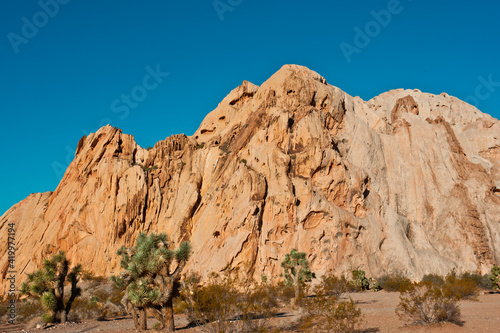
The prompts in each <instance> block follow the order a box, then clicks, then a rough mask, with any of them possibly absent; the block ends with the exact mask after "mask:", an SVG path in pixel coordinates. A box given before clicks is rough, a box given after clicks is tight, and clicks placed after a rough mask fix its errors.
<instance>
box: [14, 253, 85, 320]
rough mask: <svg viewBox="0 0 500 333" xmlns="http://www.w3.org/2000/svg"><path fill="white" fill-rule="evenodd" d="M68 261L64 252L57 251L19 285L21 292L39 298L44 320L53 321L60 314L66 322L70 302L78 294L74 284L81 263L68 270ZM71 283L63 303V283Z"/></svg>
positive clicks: (79, 273)
mask: <svg viewBox="0 0 500 333" xmlns="http://www.w3.org/2000/svg"><path fill="white" fill-rule="evenodd" d="M69 265H70V262H69V261H68V260H67V259H66V253H65V252H64V251H59V253H57V254H54V255H53V256H52V258H51V259H50V260H49V259H45V260H44V261H43V265H42V268H40V269H38V270H37V271H35V272H34V273H31V274H28V281H26V282H24V283H23V284H22V286H21V294H23V295H29V296H34V297H36V298H38V299H40V302H41V304H42V307H43V309H44V310H45V311H46V313H45V314H44V315H43V318H44V320H45V321H46V322H49V323H50V322H54V321H56V319H57V317H58V316H59V314H60V317H61V323H65V322H66V318H67V317H68V313H69V311H70V310H71V304H73V301H74V300H75V298H76V297H78V296H80V293H81V289H80V288H78V287H77V286H76V285H77V283H78V281H79V280H80V275H81V272H82V267H81V265H78V266H75V267H73V268H72V269H71V271H70V270H69ZM66 281H68V282H69V283H71V295H70V297H69V299H68V301H67V302H66V305H65V304H64V284H65V282H66Z"/></svg>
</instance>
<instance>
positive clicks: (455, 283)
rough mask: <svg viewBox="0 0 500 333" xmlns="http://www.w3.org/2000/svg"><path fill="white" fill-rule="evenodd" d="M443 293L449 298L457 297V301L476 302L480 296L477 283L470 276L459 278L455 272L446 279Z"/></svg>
mask: <svg viewBox="0 0 500 333" xmlns="http://www.w3.org/2000/svg"><path fill="white" fill-rule="evenodd" d="M443 291H444V292H445V293H446V295H447V296H450V297H455V298H456V299H457V300H461V299H469V300H476V298H477V295H478V294H479V288H478V286H477V283H476V282H475V281H474V280H473V279H472V278H470V277H468V276H464V275H462V276H459V275H458V274H457V273H456V272H455V270H453V271H451V272H450V273H448V275H446V277H445V278H444V284H443Z"/></svg>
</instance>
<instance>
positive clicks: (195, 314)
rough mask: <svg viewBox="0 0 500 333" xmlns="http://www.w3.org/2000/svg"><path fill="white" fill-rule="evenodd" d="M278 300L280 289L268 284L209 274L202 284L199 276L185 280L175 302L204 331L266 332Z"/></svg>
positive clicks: (213, 332) (211, 332) (212, 332)
mask: <svg viewBox="0 0 500 333" xmlns="http://www.w3.org/2000/svg"><path fill="white" fill-rule="evenodd" d="M243 283H244V284H245V286H246V288H242V286H243ZM278 298H279V288H276V286H274V285H271V284H269V283H268V282H261V283H256V282H253V281H244V282H243V281H241V280H240V279H239V278H238V276H237V275H236V276H231V274H229V275H225V276H222V277H221V276H219V275H218V274H212V275H211V276H210V279H209V281H208V282H207V283H206V284H204V285H202V284H201V278H200V276H199V275H191V276H189V277H187V278H186V279H185V281H184V286H183V288H182V290H181V296H180V297H179V300H178V301H177V303H178V304H182V307H183V308H184V311H185V313H186V314H187V316H188V318H189V320H190V321H191V322H192V323H194V324H195V325H197V326H198V327H199V328H200V329H201V330H202V331H203V332H207V333H219V332H265V331H266V330H267V326H268V321H269V318H270V317H271V316H273V315H275V314H276V311H277V309H278Z"/></svg>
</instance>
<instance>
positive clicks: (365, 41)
mask: <svg viewBox="0 0 500 333" xmlns="http://www.w3.org/2000/svg"><path fill="white" fill-rule="evenodd" d="M54 4H57V6H56V5H54ZM44 8H45V9H44ZM499 12H500V3H499V2H497V1H461V0H454V1H449V0H443V1H427V0H413V1H410V0H401V1H399V2H398V1H395V0H390V1H387V0H383V1H374V0H370V1H368V0H366V1H314V0H309V1H292V0H289V1H263V0H262V1H261V0H220V1H215V2H214V1H213V0H206V1H205V0H203V1H165V0H162V1H160V0H151V1H138V0H137V1H132V0H120V1H118V0H109V1H95V0H59V1H56V0H41V1H40V2H39V1H36V0H32V1H27V0H16V1H2V2H1V3H0V38H1V42H0V108H1V114H2V118H1V122H0V126H1V127H0V145H1V146H0V147H1V159H2V161H1V163H0V184H1V189H2V190H1V194H0V214H2V213H3V212H4V211H6V210H7V209H8V208H9V207H10V206H12V205H13V204H15V203H16V202H18V201H20V200H22V199H24V198H25V197H26V196H27V195H29V194H30V193H32V192H43V191H49V190H54V189H55V188H56V186H57V184H58V183H59V181H60V179H61V176H62V173H61V168H62V167H66V166H67V165H68V163H69V162H70V160H71V159H69V160H68V156H71V150H73V149H74V148H75V147H76V144H77V142H78V140H79V139H80V137H81V136H82V135H83V134H88V133H89V132H94V131H95V130H97V129H98V128H99V127H101V126H102V125H104V124H106V123H108V122H109V123H110V124H111V125H113V126H117V127H119V128H122V129H123V131H124V132H125V133H128V134H132V135H134V136H135V138H136V140H137V142H138V143H139V144H140V145H141V146H143V147H146V146H148V145H151V146H152V145H154V143H155V142H157V141H159V140H163V139H164V138H166V137H168V136H170V135H172V134H177V133H185V134H188V135H191V134H193V133H194V131H195V130H196V128H197V127H198V125H199V124H200V122H201V121H202V120H203V118H204V116H205V115H206V114H207V113H208V112H210V111H211V110H213V109H214V108H215V107H216V106H217V104H218V103H219V102H220V101H221V100H222V98H224V97H225V96H226V94H227V93H229V91H231V90H232V89H233V88H235V87H236V86H238V85H239V84H240V83H241V81H243V80H248V81H251V82H253V83H255V84H259V85H260V84H261V83H262V82H263V81H265V80H266V79H267V78H268V77H269V76H271V75H272V74H273V73H274V72H275V71H277V70H278V69H279V68H280V67H281V66H282V65H283V64H300V65H304V66H307V67H309V68H311V69H313V70H315V71H317V72H319V73H320V74H322V75H323V76H324V77H325V78H326V79H327V81H328V82H329V83H330V84H333V85H335V86H338V87H339V88H341V89H343V90H344V91H346V92H348V93H349V94H351V95H354V96H356V95H358V96H361V97H362V98H363V99H365V100H368V99H370V98H372V97H373V96H376V95H378V94H380V93H382V92H384V91H387V90H390V89H395V88H418V89H420V90H422V91H425V92H431V93H435V94H439V93H441V92H443V91H445V92H447V93H449V94H451V95H454V96H457V97H459V98H461V99H467V100H468V101H470V102H473V103H474V104H476V105H477V106H478V108H479V109H480V110H482V111H483V112H486V113H489V114H491V115H493V116H494V117H496V118H500V109H499V105H500V83H497V82H500V66H499V60H498V59H499V53H500V52H499V51H500V23H499V22H500V20H499V18H498V13H499ZM360 31H361V33H360ZM361 34H363V35H364V36H363V35H361ZM157 67H158V68H157ZM155 71H159V72H160V73H159V74H156V80H155V77H154V76H151V74H149V72H155ZM166 73H168V75H167V74H166ZM148 75H150V76H148ZM488 81H490V83H488ZM491 81H493V82H491ZM146 88H147V89H146ZM132 93H133V94H132ZM122 95H123V96H125V97H122ZM126 95H132V96H133V97H129V100H128V101H127V100H126ZM124 98H125V99H124Z"/></svg>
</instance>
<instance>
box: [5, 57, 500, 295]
mask: <svg viewBox="0 0 500 333" xmlns="http://www.w3.org/2000/svg"><path fill="white" fill-rule="evenodd" d="M499 187H500V123H499V121H498V120H496V119H494V118H492V117H490V116H488V115H486V114H483V113H481V112H480V111H479V110H477V109H476V108H475V107H473V106H471V105H469V104H467V103H465V102H462V101H460V100H458V99H456V98H455V97H451V96H449V95H447V94H441V95H438V96H436V95H431V94H427V93H422V92H420V91H418V90H403V89H397V90H392V91H389V92H386V93H384V94H381V95H380V96H377V97H374V98H373V99H371V100H369V101H363V100H361V99H360V98H359V97H355V98H353V97H351V96H349V95H347V94H346V93H344V92H343V91H341V90H340V89H338V88H336V87H333V86H331V85H328V84H327V83H326V80H325V79H324V78H322V77H321V76H320V75H319V74H317V73H315V72H313V71H310V70H308V69H307V68H305V67H301V66H296V65H286V66H284V67H283V68H282V69H280V70H279V71H278V72H277V73H275V74H274V75H273V76H272V77H271V78H270V79H269V80H267V81H266V82H264V83H263V84H262V86H260V87H257V86H255V85H253V84H251V83H249V82H246V81H244V82H243V84H242V85H241V86H240V87H238V88H236V89H234V90H233V91H232V92H231V93H230V94H229V95H228V96H227V97H226V98H225V99H224V100H223V101H222V102H221V103H220V104H219V106H218V107H217V108H216V109H215V110H214V111H212V112H211V113H209V114H208V115H207V116H206V118H205V120H204V121H203V122H202V124H201V125H200V127H199V129H198V130H197V131H196V132H195V133H194V135H193V136H192V137H188V136H185V135H174V136H172V137H169V138H167V139H165V140H164V141H160V142H158V143H157V144H156V145H155V147H154V148H152V149H150V150H146V149H143V148H141V147H139V146H138V145H137V144H136V143H135V141H134V139H133V137H132V136H129V135H125V134H122V133H121V131H120V130H118V129H116V128H112V127H110V126H106V127H103V128H101V129H100V130H99V131H98V132H97V133H94V134H91V135H89V136H88V137H84V138H82V139H81V140H80V142H79V144H78V149H77V153H76V156H75V159H74V161H73V162H72V163H71V165H70V166H69V168H68V170H67V171H66V173H65V175H64V177H63V179H62V180H61V183H60V184H59V186H58V187H57V189H56V190H55V192H54V193H44V194H34V195H31V196H29V197H28V198H27V199H25V200H24V201H22V202H20V203H18V204H17V205H15V206H13V207H12V208H11V209H10V210H9V211H8V212H6V213H5V214H4V215H3V216H2V217H1V218H0V232H2V235H4V236H3V238H2V239H1V243H0V253H5V250H6V242H7V240H6V234H7V231H6V230H7V229H6V227H7V224H8V223H11V222H13V223H16V226H17V229H18V232H17V235H16V238H17V242H18V251H17V258H16V259H17V261H16V268H17V270H18V276H19V277H20V278H19V282H20V281H21V280H22V277H23V276H24V273H26V272H30V271H32V270H34V268H35V267H36V265H38V264H39V263H40V262H41V261H42V259H43V258H44V257H46V256H47V255H49V254H51V253H54V252H55V251H57V250H65V251H67V253H68V256H69V258H70V260H72V262H73V263H75V264H76V263H81V264H82V265H83V267H84V269H87V270H91V271H93V272H94V273H95V274H96V275H106V276H108V275H110V274H113V273H116V272H117V271H118V270H119V261H118V257H117V256H116V250H117V249H118V248H119V247H120V246H122V245H126V246H130V245H132V243H133V242H134V240H135V238H136V237H137V235H138V233H139V232H141V231H145V232H166V233H168V234H169V235H171V237H172V239H173V240H174V241H175V242H176V243H179V242H180V241H182V240H190V241H191V242H192V244H193V251H194V255H193V258H192V260H191V261H190V262H189V264H188V266H187V269H188V270H191V271H198V272H201V273H203V274H205V275H206V274H208V273H209V272H211V271H220V270H222V269H224V268H225V267H227V265H231V266H232V267H238V266H239V267H241V268H242V269H243V270H244V271H245V272H247V273H248V274H251V275H254V276H260V275H261V274H265V275H267V276H268V277H273V278H277V277H278V276H279V273H280V262H281V260H282V259H283V256H284V255H285V253H287V252H289V251H290V250H291V249H292V248H298V249H299V250H300V251H305V252H307V253H308V258H309V260H310V262H311V268H312V269H313V271H316V272H317V274H318V275H321V274H322V273H324V272H326V271H327V270H329V269H333V270H335V271H336V272H338V273H347V272H349V271H350V270H351V269H358V268H359V269H364V270H365V271H367V274H368V275H369V276H379V275H382V274H389V273H394V272H400V273H403V274H406V275H408V276H410V277H411V278H419V277H421V276H422V275H423V274H426V273H431V272H434V273H439V274H445V273H447V272H448V271H449V270H451V269H452V268H457V269H458V270H473V271H479V272H481V273H485V272H486V271H488V270H489V269H490V267H491V265H492V264H493V263H495V262H496V263H499V262H500V245H499V244H500V223H499V221H500V188H499ZM6 265H7V258H6V255H3V256H2V259H1V261H0V269H1V272H2V275H1V279H2V280H1V281H0V285H1V286H5V283H3V282H4V280H3V279H5V274H6V271H7V269H6V268H7V266H6ZM2 291H5V290H2Z"/></svg>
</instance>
